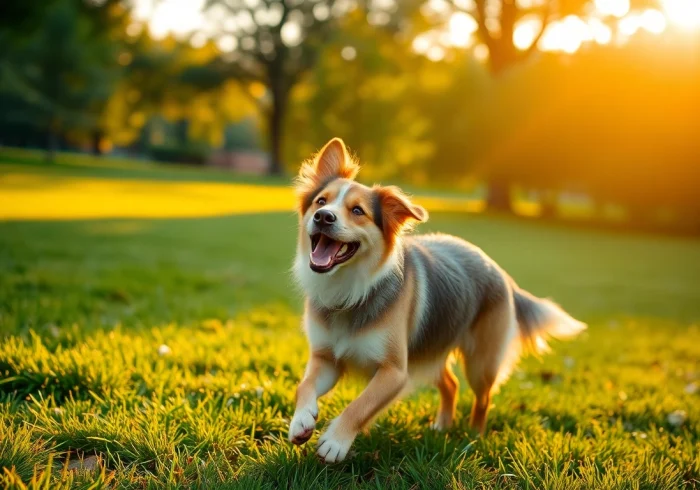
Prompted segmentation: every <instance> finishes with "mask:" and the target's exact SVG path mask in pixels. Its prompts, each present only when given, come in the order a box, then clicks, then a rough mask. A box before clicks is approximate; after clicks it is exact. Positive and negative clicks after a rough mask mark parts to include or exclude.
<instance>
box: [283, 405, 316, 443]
mask: <svg viewBox="0 0 700 490" xmlns="http://www.w3.org/2000/svg"><path fill="white" fill-rule="evenodd" d="M317 416H318V412H315V413H312V410H311V409H309V408H302V409H300V410H297V411H296V412H295V413H294V417H292V421H291V422H290V423H289V440H290V441H291V442H292V443H293V444H296V445H297V446H300V445H301V444H304V443H305V442H306V441H308V440H309V439H311V436H312V435H313V433H314V429H315V428H316V417H317Z"/></svg>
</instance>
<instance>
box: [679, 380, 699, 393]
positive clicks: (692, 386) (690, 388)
mask: <svg viewBox="0 0 700 490" xmlns="http://www.w3.org/2000/svg"><path fill="white" fill-rule="evenodd" d="M699 389H700V385H699V384H698V383H695V382H693V383H688V384H687V385H686V386H685V388H684V389H683V391H685V392H686V393H688V394H689V395H694V394H695V393H697V392H698V390H699Z"/></svg>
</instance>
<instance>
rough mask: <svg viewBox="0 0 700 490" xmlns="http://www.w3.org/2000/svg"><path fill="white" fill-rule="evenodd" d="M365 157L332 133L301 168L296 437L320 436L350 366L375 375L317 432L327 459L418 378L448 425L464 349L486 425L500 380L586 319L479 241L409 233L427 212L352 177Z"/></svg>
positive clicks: (474, 420) (475, 421)
mask: <svg viewBox="0 0 700 490" xmlns="http://www.w3.org/2000/svg"><path fill="white" fill-rule="evenodd" d="M358 170H359V166H358V164H357V163H356V162H355V160H354V159H353V158H352V157H351V156H350V155H349V154H348V151H347V149H346V147H345V145H344V144H343V142H342V141H341V140H340V139H337V138H336V139H333V140H331V141H330V142H329V143H328V144H326V146H325V147H324V148H323V149H322V150H321V151H320V152H319V153H318V154H317V155H316V157H315V158H313V159H312V160H310V161H308V162H306V163H305V164H304V165H303V166H302V167H301V170H300V172H299V176H298V178H297V181H296V189H297V191H298V195H299V237H298V247H297V255H296V260H295V264H294V274H295V276H296V279H297V281H298V282H299V284H300V286H301V288H302V289H303V291H304V293H305V295H306V307H305V312H304V319H303V323H304V330H305V332H306V335H307V337H308V341H309V346H310V356H311V358H310V359H309V362H308V365H307V367H306V373H305V375H304V378H303V380H302V381H301V383H300V384H299V386H298V388H297V395H296V410H295V413H294V417H293V418H292V421H291V423H290V428H289V440H290V441H291V442H293V443H294V444H303V443H305V442H306V441H308V440H309V438H311V435H312V434H313V431H314V428H315V426H316V419H317V418H318V404H317V400H318V398H319V397H320V396H322V395H324V394H325V393H327V392H328V391H329V390H330V389H331V388H333V386H334V385H335V384H336V382H337V381H338V380H339V379H340V377H341V376H342V375H343V373H344V372H346V371H347V370H349V369H353V370H359V371H361V372H364V373H367V374H368V375H369V376H370V381H369V384H368V385H367V387H366V388H365V389H364V391H363V392H362V393H361V394H360V395H359V397H358V398H357V399H355V400H354V401H352V402H351V403H350V404H349V405H348V406H347V408H346V409H345V410H344V411H343V412H342V413H341V414H340V415H339V416H338V417H337V418H335V419H334V420H333V421H332V422H331V423H330V425H329V426H328V429H327V430H326V432H325V433H324V434H323V435H322V436H321V437H320V439H319V441H318V450H317V454H318V455H319V456H320V457H321V458H322V459H323V460H324V461H326V462H328V463H331V462H336V461H342V460H343V459H344V458H345V457H346V456H347V454H348V451H349V449H350V446H351V445H352V443H353V440H354V439H355V437H356V436H357V434H358V433H359V431H361V430H362V429H363V428H364V427H366V426H367V424H368V422H369V421H370V420H372V419H373V418H374V417H375V416H376V415H377V414H379V412H380V411H381V410H382V409H384V408H386V407H387V406H388V405H389V404H390V403H391V402H392V401H393V400H395V399H396V398H397V397H399V396H400V395H401V394H402V393H403V392H405V391H407V389H408V388H409V387H411V386H413V385H415V384H416V383H425V382H429V383H433V384H435V385H436V386H437V388H438V390H439V391H440V400H441V401H440V408H439V410H438V414H437V417H436V419H435V422H434V424H433V427H434V428H436V429H445V428H447V427H449V426H450V425H451V424H452V422H453V419H454V415H455V406H456V402H457V388H458V385H457V379H456V377H455V375H454V374H453V373H452V371H451V368H450V365H451V363H450V362H449V360H448V359H449V358H450V355H451V354H452V353H453V352H457V353H459V354H461V356H460V357H461V358H462V359H463V360H464V369H465V373H466V377H467V380H468V381H469V385H470V386H471V388H472V390H473V391H474V394H475V399H474V404H473V407H472V411H471V418H470V424H471V426H472V427H473V428H475V429H477V430H479V431H481V432H483V431H484V429H485V426H486V414H487V412H488V409H489V404H490V397H491V393H492V391H493V389H494V388H495V387H496V386H497V385H498V384H499V383H501V382H503V381H504V380H505V379H506V378H507V377H508V375H509V373H510V371H511V369H512V368H513V365H514V363H515V362H516V361H517V359H518V357H519V355H520V353H521V351H522V350H523V348H525V347H528V346H530V347H532V348H534V349H540V350H541V349H542V348H544V347H546V343H545V339H546V337H548V336H554V337H560V338H563V337H571V336H573V335H575V334H577V333H579V332H580V331H581V330H583V329H584V328H585V325H584V324H583V323H581V322H579V321H577V320H575V319H573V318H572V317H570V316H569V315H568V314H567V313H565V312H564V311H563V310H562V309H561V308H559V307H558V306H557V305H555V304H554V303H552V302H551V301H549V300H545V299H539V298H536V297H534V296H532V295H531V294H529V293H527V292H526V291H524V290H522V289H520V288H519V287H518V286H517V285H516V284H515V282H514V281H513V279H511V278H510V276H508V274H506V273H505V272H504V271H503V270H502V269H501V268H500V267H499V266H498V265H497V264H496V263H495V262H494V261H493V260H491V259H490V258H489V257H487V256H486V255H485V254H484V252H482V251H481V250H480V249H479V248H477V247H475V246H474V245H471V244H469V243H467V242H466V241H464V240H461V239H459V238H456V237H453V236H449V235H426V236H406V235H405V234H404V232H405V231H406V229H407V228H408V227H409V226H410V225H411V224H413V223H416V222H422V221H426V220H427V219H428V213H427V212H426V211H425V209H423V208H422V207H420V206H418V205H416V204H413V203H411V201H410V200H409V199H408V198H407V197H406V196H405V195H404V194H403V193H402V192H401V191H400V190H399V189H398V188H396V187H379V186H375V187H372V188H370V187H366V186H364V185H362V184H359V183H357V182H355V181H354V178H355V176H356V175H357V172H358Z"/></svg>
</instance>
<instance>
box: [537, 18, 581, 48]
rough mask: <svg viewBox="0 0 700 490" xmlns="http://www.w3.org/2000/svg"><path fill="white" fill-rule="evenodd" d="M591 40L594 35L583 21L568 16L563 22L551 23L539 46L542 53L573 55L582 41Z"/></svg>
mask: <svg viewBox="0 0 700 490" xmlns="http://www.w3.org/2000/svg"><path fill="white" fill-rule="evenodd" d="M593 38H594V34H593V33H591V31H590V29H589V27H588V25H587V24H586V23H585V22H584V21H582V20H581V19H580V18H578V17H576V16H574V15H569V16H567V17H566V18H564V20H562V21H560V22H553V23H552V24H550V25H549V27H547V30H546V31H545V33H544V35H543V36H542V39H541V40H540V44H539V46H540V49H542V50H543V51H563V52H564V53H568V54H573V53H575V52H576V51H578V49H579V48H580V47H581V44H582V43H583V41H585V40H591V39H593Z"/></svg>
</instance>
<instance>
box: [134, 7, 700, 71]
mask: <svg viewBox="0 0 700 490" xmlns="http://www.w3.org/2000/svg"><path fill="white" fill-rule="evenodd" d="M383 1H385V2H391V1H394V0H383ZM248 3H250V4H251V5H254V4H256V3H257V0H250V1H249V2H248ZM466 3H468V2H466ZM204 4H205V0H163V1H160V2H157V1H156V0H137V1H136V9H135V17H136V19H137V20H138V21H140V22H147V23H148V25H149V27H150V30H151V33H152V35H153V36H154V37H156V38H162V37H165V36H166V35H168V34H171V33H172V34H174V35H176V36H187V35H189V34H191V33H193V32H203V33H207V32H212V34H213V29H214V27H213V26H212V25H211V23H210V22H208V19H207V17H206V16H205V14H204V13H203V12H202V10H203V7H204ZM594 7H595V8H594V10H593V11H592V12H591V13H590V14H589V15H588V16H586V17H577V16H573V15H572V16H568V17H566V18H564V19H561V20H558V21H555V22H552V23H551V24H550V25H549V27H548V28H547V30H546V31H545V33H544V35H543V36H542V38H541V39H540V41H539V48H540V49H541V50H543V51H562V52H567V53H574V52H576V51H577V50H578V49H579V48H580V47H581V46H582V45H583V44H584V43H588V42H596V43H598V44H608V43H610V42H612V41H613V40H615V39H616V38H615V36H620V37H621V38H622V39H621V40H624V38H625V37H629V36H632V35H634V34H635V33H637V32H638V31H640V30H644V31H647V32H650V33H653V34H661V33H663V32H664V31H666V30H667V29H669V28H674V29H680V30H700V1H699V0H663V9H662V10H661V11H659V10H655V9H647V10H644V11H630V2H629V0H595V1H594ZM446 8H449V5H448V4H447V2H446V1H445V0H430V1H428V2H426V4H425V5H424V12H425V13H426V14H428V15H430V14H431V13H432V14H436V13H437V14H442V13H444V12H445V9H446ZM314 14H316V12H314ZM318 15H320V16H322V15H324V12H318ZM606 17H607V18H609V17H612V18H615V19H616V20H615V22H616V24H617V25H616V26H615V27H616V30H617V33H615V32H613V29H612V28H611V27H610V23H609V22H608V23H606V22H603V20H604V19H605V18H606ZM368 20H370V21H371V20H372V19H368ZM374 20H375V21H376V22H379V23H381V19H374ZM242 21H244V19H235V20H233V22H238V23H239V24H240V22H242ZM540 25H541V20H540V19H539V18H536V17H526V18H524V19H523V20H522V21H521V22H520V24H519V25H518V26H517V27H516V29H515V32H514V34H513V38H514V43H515V45H516V47H518V48H521V49H526V48H527V47H528V46H529V45H530V44H531V43H532V40H533V39H534V38H535V36H536V35H537V33H538V32H539V28H540ZM476 30H477V24H476V22H475V21H474V19H473V18H472V17H470V16H469V15H467V14H465V13H463V12H456V13H454V14H452V15H450V16H449V17H448V18H447V21H446V22H445V23H444V27H443V28H441V29H433V30H430V31H428V32H425V33H423V34H420V35H419V36H417V37H416V38H415V40H414V43H413V48H414V50H415V51H416V52H418V53H421V54H424V55H426V56H427V57H428V58H429V59H431V60H434V61H439V60H440V59H442V58H443V57H444V55H445V53H446V50H447V49H449V48H469V47H472V46H474V45H475V44H476V43H477V42H478V41H477V39H476V35H475V33H476ZM300 33H301V29H300V27H299V26H298V25H296V24H294V22H293V21H290V22H287V24H285V26H284V27H283V32H282V34H283V38H284V40H285V42H287V43H289V45H295V44H297V43H298V42H300V39H299V36H300ZM205 41H206V35H205V34H200V35H194V36H193V37H192V38H191V42H192V43H193V44H200V45H201V44H203V43H204V42H205ZM218 46H219V48H220V49H221V50H222V51H233V50H235V49H236V48H237V45H236V39H235V38H233V37H231V36H223V37H220V38H219V39H218ZM478 51H479V50H478V49H477V52H478ZM353 57H354V56H353ZM480 58H483V56H480Z"/></svg>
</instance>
